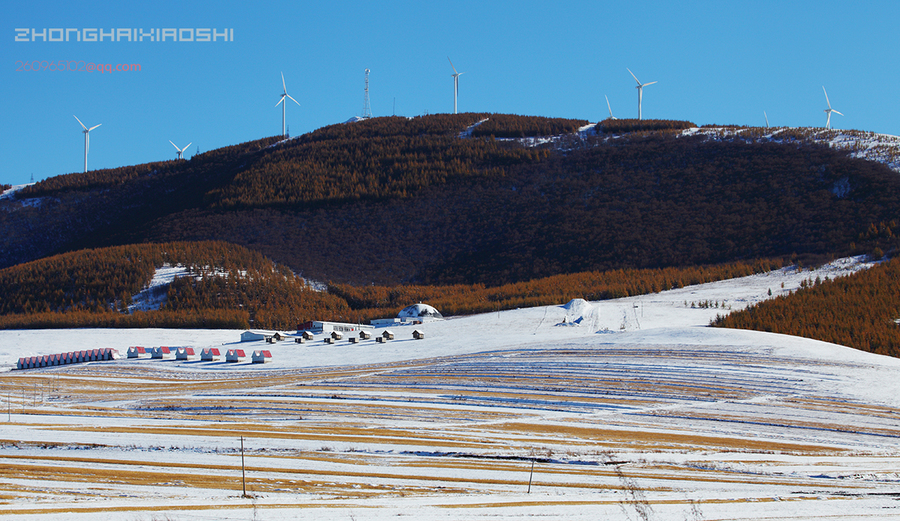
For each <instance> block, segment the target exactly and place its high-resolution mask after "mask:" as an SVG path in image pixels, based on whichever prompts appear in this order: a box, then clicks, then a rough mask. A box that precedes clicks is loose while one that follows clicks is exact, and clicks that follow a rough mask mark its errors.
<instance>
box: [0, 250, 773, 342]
mask: <svg viewBox="0 0 900 521" xmlns="http://www.w3.org/2000/svg"><path fill="white" fill-rule="evenodd" d="M780 265H781V263H780V262H778V261H758V262H754V263H752V264H750V263H735V264H727V265H721V266H697V267H688V268H666V269H659V270H614V271H610V272H585V273H577V274H569V275H558V276H555V277H549V278H544V279H537V280H532V281H528V282H522V283H516V284H506V285H502V286H497V287H486V286H484V285H482V284H468V285H465V284H458V285H453V286H393V287H385V286H365V287H354V286H349V285H331V286H330V287H329V288H328V291H327V292H324V291H315V290H314V289H313V288H311V287H310V286H309V284H308V283H307V281H305V280H303V279H302V278H301V277H298V276H296V275H295V274H294V273H292V272H291V271H290V270H288V269H286V268H285V267H283V266H276V265H275V264H273V263H272V262H271V261H269V260H268V259H266V258H264V257H263V256H262V255H260V254H259V253H257V252H253V251H250V250H248V249H246V248H243V247H240V246H235V245H233V244H229V243H225V242H197V243H193V242H179V243H164V244H141V245H128V246H113V247H108V248H98V249H90V250H81V251H76V252H71V253H65V254H61V255H56V256H53V257H49V258H46V259H41V260H38V261H33V262H29V263H25V264H21V265H18V266H13V267H10V268H6V269H3V270H0V295H3V296H4V298H3V299H2V300H0V328H36V327H42V328H62V327H204V328H210V327H212V328H246V327H257V328H266V329H281V330H291V329H294V328H296V327H297V325H298V324H300V323H302V322H306V321H308V320H337V321H344V322H364V323H368V321H369V320H371V319H373V318H383V317H390V316H396V314H397V312H398V311H400V310H401V309H402V308H404V307H406V306H408V305H409V304H410V303H414V302H421V301H428V302H430V303H432V304H434V305H436V306H439V307H440V309H441V310H442V311H443V312H444V313H445V314H447V315H457V314H469V313H478V312H484V311H494V310H499V309H511V308H517V307H523V306H537V305H550V304H556V303H559V302H565V301H568V300H571V299H573V298H590V299H597V300H600V299H606V298H615V297H621V296H627V295H638V294H644V293H649V292H654V291H660V290H663V289H669V288H675V287H682V286H685V285H690V284H699V283H702V282H710V281H715V280H722V279H726V278H732V277H737V276H743V275H749V274H752V273H759V272H762V271H768V270H770V269H773V268H776V267H779V266H780ZM173 266H174V267H181V268H183V270H182V271H183V273H184V274H183V275H182V276H179V277H176V278H175V279H174V280H173V281H172V282H170V283H168V284H164V285H161V286H156V287H154V288H153V289H152V290H149V289H148V286H149V284H150V283H151V280H152V279H153V276H154V274H155V273H156V270H157V269H159V268H163V267H173ZM148 292H149V293H152V294H155V295H156V294H158V295H163V296H164V297H165V298H164V299H163V300H162V302H161V303H160V306H159V308H158V309H156V310H150V311H135V310H134V309H132V308H131V304H132V303H133V299H135V298H137V299H140V298H142V295H145V294H146V293H148Z"/></svg>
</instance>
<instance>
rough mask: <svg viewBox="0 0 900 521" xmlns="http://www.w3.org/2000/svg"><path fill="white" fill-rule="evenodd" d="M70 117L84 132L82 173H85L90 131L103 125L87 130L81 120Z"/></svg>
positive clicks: (89, 145) (76, 117)
mask: <svg viewBox="0 0 900 521" xmlns="http://www.w3.org/2000/svg"><path fill="white" fill-rule="evenodd" d="M72 117H73V118H75V121H77V122H78V124H79V125H81V128H83V129H84V131H83V133H84V172H85V173H87V154H88V149H89V148H90V147H91V137H90V133H91V131H92V130H94V129H95V128H97V127H99V126H100V125H102V124H103V123H98V124H96V125H94V126H93V127H91V128H87V127H86V126H84V123H82V122H81V120H80V119H78V116H76V115H75V114H72Z"/></svg>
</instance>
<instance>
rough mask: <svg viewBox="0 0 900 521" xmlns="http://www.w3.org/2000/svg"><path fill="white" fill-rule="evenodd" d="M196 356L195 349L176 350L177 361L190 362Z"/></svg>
mask: <svg viewBox="0 0 900 521" xmlns="http://www.w3.org/2000/svg"><path fill="white" fill-rule="evenodd" d="M192 356H194V348H193V347H179V348H178V349H176V350H175V360H190V359H191V357H192Z"/></svg>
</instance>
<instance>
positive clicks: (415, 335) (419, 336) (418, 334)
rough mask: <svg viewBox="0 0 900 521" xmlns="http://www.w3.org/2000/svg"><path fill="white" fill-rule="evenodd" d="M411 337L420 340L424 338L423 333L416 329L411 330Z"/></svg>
mask: <svg viewBox="0 0 900 521" xmlns="http://www.w3.org/2000/svg"><path fill="white" fill-rule="evenodd" d="M413 338H415V339H416V340H422V339H423V338H425V333H424V332H422V331H419V330H418V329H416V330H415V331H413Z"/></svg>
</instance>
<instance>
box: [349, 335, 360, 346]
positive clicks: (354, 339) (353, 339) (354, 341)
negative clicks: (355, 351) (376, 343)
mask: <svg viewBox="0 0 900 521" xmlns="http://www.w3.org/2000/svg"><path fill="white" fill-rule="evenodd" d="M347 341H349V342H350V343H351V344H355V343H357V342H359V339H358V338H356V337H355V336H351V337H349V338H348V339H347Z"/></svg>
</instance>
